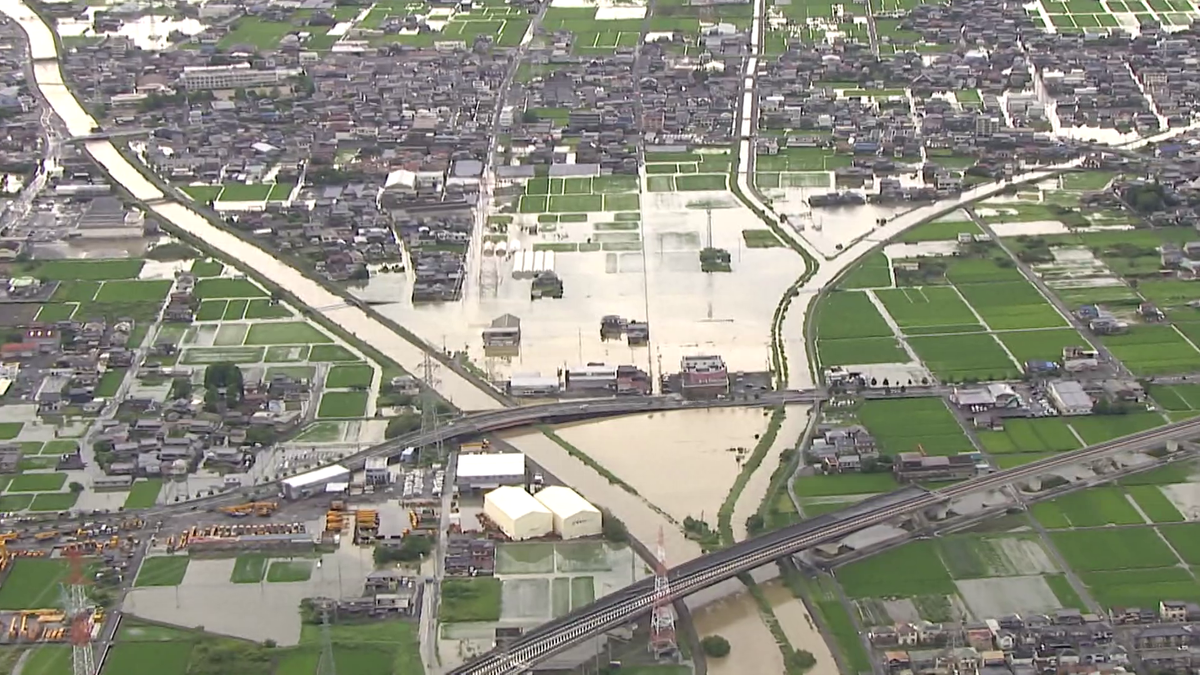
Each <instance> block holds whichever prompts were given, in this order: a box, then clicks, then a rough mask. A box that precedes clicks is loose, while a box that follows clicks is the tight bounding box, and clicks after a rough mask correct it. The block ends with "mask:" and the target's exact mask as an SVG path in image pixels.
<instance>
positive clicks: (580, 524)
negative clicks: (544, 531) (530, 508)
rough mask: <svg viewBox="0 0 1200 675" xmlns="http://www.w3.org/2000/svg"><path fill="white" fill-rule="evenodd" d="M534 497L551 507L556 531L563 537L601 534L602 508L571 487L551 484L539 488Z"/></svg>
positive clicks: (575, 537)
mask: <svg viewBox="0 0 1200 675" xmlns="http://www.w3.org/2000/svg"><path fill="white" fill-rule="evenodd" d="M534 499H537V500H538V501H539V502H541V503H542V506H545V507H546V508H547V509H550V514H551V515H552V516H553V517H554V531H555V533H557V534H558V536H560V537H562V538H563V539H578V538H580V537H595V536H598V535H599V534H600V530H601V524H602V523H601V516H600V509H598V508H596V507H595V506H592V504H591V502H589V501H588V500H586V499H584V498H583V497H580V496H579V493H578V492H576V491H574V490H572V489H571V488H569V487H560V486H557V485H551V486H550V487H545V488H542V489H541V490H539V491H538V493H537V494H536V495H534Z"/></svg>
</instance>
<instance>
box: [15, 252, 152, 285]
mask: <svg viewBox="0 0 1200 675" xmlns="http://www.w3.org/2000/svg"><path fill="white" fill-rule="evenodd" d="M145 264H146V261H145V260H137V259H133V258H114V259H109V260H44V261H39V262H37V263H36V264H34V265H33V267H32V269H30V270H28V274H31V275H32V276H36V277H38V278H41V279H49V280H54V281H63V280H67V279H84V280H88V281H109V280H116V279H136V278H137V276H138V274H140V273H141V271H142V267H143V266H144V265H145Z"/></svg>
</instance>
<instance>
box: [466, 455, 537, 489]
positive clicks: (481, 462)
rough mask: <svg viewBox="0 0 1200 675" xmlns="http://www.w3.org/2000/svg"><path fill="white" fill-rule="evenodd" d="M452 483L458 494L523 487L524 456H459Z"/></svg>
mask: <svg viewBox="0 0 1200 675" xmlns="http://www.w3.org/2000/svg"><path fill="white" fill-rule="evenodd" d="M454 481H455V484H456V485H458V489H459V491H460V492H467V491H470V490H490V489H492V488H498V487H500V486H501V485H524V484H525V455H524V454H522V453H520V452H481V453H474V454H469V455H459V456H458V467H457V469H456V472H455V474H454Z"/></svg>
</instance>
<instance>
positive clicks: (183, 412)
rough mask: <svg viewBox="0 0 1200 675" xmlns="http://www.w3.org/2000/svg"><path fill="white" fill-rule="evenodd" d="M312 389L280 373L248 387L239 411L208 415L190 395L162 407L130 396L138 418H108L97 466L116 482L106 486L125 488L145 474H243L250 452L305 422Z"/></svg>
mask: <svg viewBox="0 0 1200 675" xmlns="http://www.w3.org/2000/svg"><path fill="white" fill-rule="evenodd" d="M310 386H311V383H310V382H308V381H307V380H304V379H302V378H295V377H291V376H289V375H284V374H276V375H274V376H272V377H271V379H269V380H265V381H262V382H254V383H247V384H246V385H245V392H244V395H243V397H242V399H241V402H240V404H239V405H238V406H237V408H236V409H229V410H222V411H217V412H211V411H206V410H205V408H204V405H203V403H201V402H199V401H193V400H191V398H190V397H189V398H177V399H174V400H169V401H167V402H166V403H165V404H162V405H160V404H158V403H157V402H156V401H153V400H141V399H138V398H137V397H130V398H127V399H126V400H125V401H124V402H123V406H124V407H125V408H126V409H128V410H130V411H131V412H135V413H136V414H137V417H135V418H134V419H131V420H123V419H122V418H117V419H110V420H103V421H101V422H100V427H99V430H98V432H97V434H96V435H95V437H94V439H93V442H94V444H95V448H96V460H97V462H99V464H100V466H101V468H103V469H104V471H105V473H106V474H108V476H109V477H110V478H113V480H112V485H111V486H109V485H105V487H114V488H119V487H124V486H126V485H127V484H128V482H130V481H132V480H133V478H134V477H139V476H147V477H157V476H182V475H186V474H188V473H191V472H193V471H195V470H196V469H197V468H198V467H200V466H201V465H203V466H204V467H205V468H207V469H210V470H220V469H225V470H235V471H236V470H243V469H245V468H246V467H247V466H248V465H249V464H250V463H252V462H253V453H252V452H251V451H250V450H249V449H248V448H250V447H251V446H253V444H254V443H256V442H259V441H262V440H269V439H270V438H273V437H275V436H276V435H278V434H283V433H287V432H288V431H290V430H292V429H294V428H295V427H296V426H297V425H299V424H300V423H302V422H303V415H302V413H301V411H300V410H299V409H297V408H298V406H297V405H295V404H298V403H302V402H304V401H307V400H308V399H309V394H310ZM289 403H292V404H293V405H291V406H289ZM289 408H292V409H289Z"/></svg>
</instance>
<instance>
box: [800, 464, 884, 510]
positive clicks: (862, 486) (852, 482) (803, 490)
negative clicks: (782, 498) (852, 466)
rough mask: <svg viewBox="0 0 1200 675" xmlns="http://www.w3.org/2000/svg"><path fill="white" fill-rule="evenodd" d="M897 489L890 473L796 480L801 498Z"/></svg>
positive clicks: (813, 477) (865, 493)
mask: <svg viewBox="0 0 1200 675" xmlns="http://www.w3.org/2000/svg"><path fill="white" fill-rule="evenodd" d="M897 487H899V484H898V483H897V482H896V479H895V478H893V477H892V474H890V473H838V474H830V475H828V476H801V477H799V478H797V479H796V494H797V495H799V496H800V497H801V498H811V497H834V496H840V495H871V494H879V493H882V492H891V491H892V490H895V489H896V488H897ZM844 506H846V504H845V503H839V504H838V507H839V508H841V507H844ZM809 515H810V516H812V515H815V514H813V513H810V514H809Z"/></svg>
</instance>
